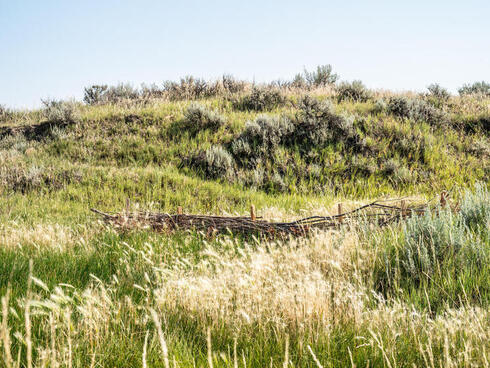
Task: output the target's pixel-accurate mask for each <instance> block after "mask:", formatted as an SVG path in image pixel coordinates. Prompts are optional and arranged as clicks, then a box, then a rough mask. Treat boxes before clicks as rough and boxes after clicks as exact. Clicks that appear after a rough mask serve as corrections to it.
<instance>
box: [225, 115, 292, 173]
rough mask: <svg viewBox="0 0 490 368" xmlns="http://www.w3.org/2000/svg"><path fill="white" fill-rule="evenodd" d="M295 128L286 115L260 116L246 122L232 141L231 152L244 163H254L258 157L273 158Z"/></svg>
mask: <svg viewBox="0 0 490 368" xmlns="http://www.w3.org/2000/svg"><path fill="white" fill-rule="evenodd" d="M293 130H294V126H293V124H292V122H291V121H290V120H289V119H288V118H287V117H285V116H282V117H278V116H267V115H262V116H259V117H257V119H256V120H255V121H252V122H250V121H249V122H247V123H246V125H245V130H244V131H243V133H242V134H240V136H239V137H238V138H236V139H235V140H234V141H233V142H232V143H231V152H232V153H233V155H234V156H235V159H236V160H237V161H238V162H240V163H242V164H243V165H247V164H252V165H254V164H255V163H256V160H257V159H258V158H268V159H272V158H273V157H274V152H275V150H276V149H277V147H278V146H279V145H280V144H285V143H286V142H287V140H288V137H289V136H290V134H291V133H292V132H293Z"/></svg>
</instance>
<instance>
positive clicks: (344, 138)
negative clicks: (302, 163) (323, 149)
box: [292, 96, 362, 151]
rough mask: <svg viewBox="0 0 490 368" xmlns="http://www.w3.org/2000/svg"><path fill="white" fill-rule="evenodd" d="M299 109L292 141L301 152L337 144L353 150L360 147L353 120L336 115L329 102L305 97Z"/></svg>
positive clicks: (360, 140)
mask: <svg viewBox="0 0 490 368" xmlns="http://www.w3.org/2000/svg"><path fill="white" fill-rule="evenodd" d="M299 108H300V111H299V113H298V114H297V116H296V123H295V130H294V132H293V134H292V140H293V141H294V143H295V144H297V145H299V146H300V147H301V148H302V149H303V150H307V151H308V150H311V149H313V148H315V147H318V146H324V145H325V144H327V143H337V142H343V143H345V145H346V146H348V147H352V148H355V149H359V148H360V147H361V146H362V139H361V138H360V136H359V135H358V133H357V132H356V130H355V129H354V118H353V117H350V116H343V115H337V114H336V113H335V112H334V111H333V110H332V105H331V104H330V102H329V101H326V100H325V101H321V102H320V101H318V100H317V99H314V98H311V97H309V96H306V97H305V98H303V99H302V100H301V102H300V105H299Z"/></svg>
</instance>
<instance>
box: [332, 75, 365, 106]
mask: <svg viewBox="0 0 490 368" xmlns="http://www.w3.org/2000/svg"><path fill="white" fill-rule="evenodd" d="M336 90H337V98H338V100H339V101H344V100H352V101H356V102H366V101H367V100H369V99H370V98H371V92H370V91H369V90H368V89H367V88H366V86H365V85H364V84H363V83H362V82H361V81H360V80H355V81H353V82H351V83H349V82H342V83H341V84H339V85H338V86H337V88H336Z"/></svg>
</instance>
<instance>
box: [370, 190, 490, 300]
mask: <svg viewBox="0 0 490 368" xmlns="http://www.w3.org/2000/svg"><path fill="white" fill-rule="evenodd" d="M474 189H475V191H474V192H471V191H469V190H467V191H466V192H465V193H464V196H463V199H462V202H461V211H459V212H456V213H455V212H453V211H452V210H451V209H449V208H438V209H437V210H436V211H427V212H426V213H425V214H424V215H423V216H413V217H411V218H410V219H408V220H407V221H406V222H404V224H403V228H402V229H403V236H402V237H401V238H398V239H397V240H396V241H393V239H390V244H389V246H388V249H387V253H386V254H385V255H384V256H383V257H382V258H384V259H383V260H382V262H381V264H379V266H381V270H380V273H379V274H378V282H380V285H381V286H382V287H383V288H385V291H388V290H390V289H391V290H392V291H396V290H399V288H400V287H402V288H408V289H412V288H413V287H414V286H416V287H418V286H419V285H420V284H421V283H424V285H425V286H424V288H425V287H427V288H428V289H429V288H430V287H432V288H433V289H432V290H433V291H434V289H436V290H439V288H440V285H441V284H442V283H446V282H449V283H451V284H452V285H451V287H450V288H448V289H447V290H451V291H450V293H453V292H454V293H457V292H458V291H457V290H458V289H460V288H463V289H464V290H462V291H461V290H460V291H461V292H462V293H464V295H465V296H466V297H468V298H472V299H476V300H480V301H481V299H480V298H481V296H484V295H485V294H486V293H488V291H490V290H489V289H488V282H486V281H485V279H482V280H481V281H478V282H474V281H476V280H478V278H479V277H480V276H479V275H478V273H479V272H480V271H481V270H485V267H486V265H488V262H489V261H490V248H489V247H488V246H487V244H488V229H489V225H490V195H489V193H488V190H487V188H486V187H485V186H484V184H479V185H476V187H475V188H474ZM469 275H471V277H472V280H473V281H471V280H470V279H468V278H467V276H469ZM466 281H469V282H466ZM463 283H465V284H466V285H464V284H463ZM482 285H485V286H484V287H483V289H482ZM428 294H429V295H430V296H431V299H432V302H431V303H434V302H436V301H437V302H438V303H439V304H443V303H448V302H449V303H452V304H453V305H454V304H457V303H458V302H460V301H458V300H456V299H455V298H453V296H452V295H450V294H445V295H439V293H436V294H433V293H431V292H430V289H429V293H428ZM426 297H427V291H426ZM484 298H485V297H484ZM441 302H442V303H441ZM432 307H433V308H437V306H434V305H432Z"/></svg>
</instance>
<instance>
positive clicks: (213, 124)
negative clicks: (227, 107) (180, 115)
mask: <svg viewBox="0 0 490 368" xmlns="http://www.w3.org/2000/svg"><path fill="white" fill-rule="evenodd" d="M184 119H185V123H186V126H187V128H190V129H192V130H193V131H194V132H198V131H200V130H205V129H211V130H217V129H219V128H220V127H221V126H223V125H224V124H225V123H226V120H225V118H224V117H223V116H222V115H220V114H218V113H217V112H215V111H210V110H208V109H207V108H206V107H204V106H202V105H200V104H196V103H192V104H191V105H190V106H189V107H188V108H187V110H186V112H185V115H184Z"/></svg>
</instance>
